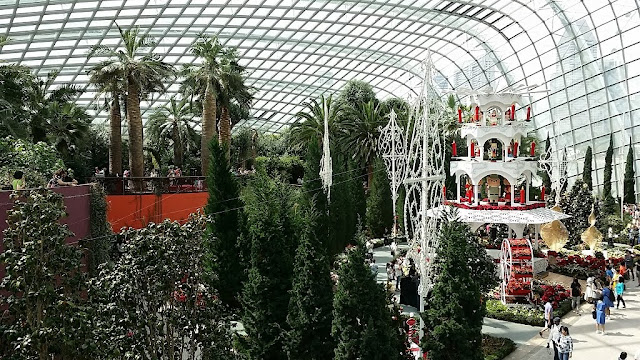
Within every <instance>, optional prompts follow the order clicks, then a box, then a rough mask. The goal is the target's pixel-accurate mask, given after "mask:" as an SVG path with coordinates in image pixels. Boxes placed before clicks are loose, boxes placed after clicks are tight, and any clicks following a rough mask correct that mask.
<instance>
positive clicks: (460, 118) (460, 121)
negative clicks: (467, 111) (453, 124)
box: [458, 109, 462, 123]
mask: <svg viewBox="0 0 640 360" xmlns="http://www.w3.org/2000/svg"><path fill="white" fill-rule="evenodd" d="M458 122H459V123H462V109H458Z"/></svg>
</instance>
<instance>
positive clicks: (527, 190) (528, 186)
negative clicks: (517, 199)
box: [524, 179, 531, 204]
mask: <svg viewBox="0 0 640 360" xmlns="http://www.w3.org/2000/svg"><path fill="white" fill-rule="evenodd" d="M526 184H527V185H526V186H527V187H526V188H525V189H526V194H527V198H526V199H525V202H524V203H525V204H528V203H529V188H530V187H531V186H530V184H529V179H527V181H526Z"/></svg>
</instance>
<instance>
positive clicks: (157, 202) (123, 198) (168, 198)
mask: <svg viewBox="0 0 640 360" xmlns="http://www.w3.org/2000/svg"><path fill="white" fill-rule="evenodd" d="M208 197H209V194H208V193H207V192H195V193H178V194H162V195H154V194H144V195H108V196H107V203H108V204H109V210H108V211H107V219H108V220H109V222H110V223H111V227H112V228H113V231H114V232H116V233H118V232H120V229H122V228H123V227H132V228H136V229H139V228H142V227H145V226H146V225H147V224H148V223H150V222H155V223H158V222H162V221H163V220H164V219H170V220H177V221H179V222H184V221H185V220H187V219H188V218H189V215H190V214H192V213H194V212H196V211H197V210H198V209H202V208H204V206H205V205H206V203H207V199H208Z"/></svg>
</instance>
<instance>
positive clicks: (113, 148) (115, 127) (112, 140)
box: [109, 92, 122, 176]
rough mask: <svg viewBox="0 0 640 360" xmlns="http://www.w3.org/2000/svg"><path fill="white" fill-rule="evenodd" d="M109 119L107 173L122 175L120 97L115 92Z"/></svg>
mask: <svg viewBox="0 0 640 360" xmlns="http://www.w3.org/2000/svg"><path fill="white" fill-rule="evenodd" d="M112 97H113V100H112V101H111V108H110V115H111V118H110V119H109V120H110V122H111V128H110V133H109V175H111V176H115V175H116V174H119V175H120V176H122V114H121V113H120V98H119V95H118V94H117V93H115V92H114V93H113V94H112Z"/></svg>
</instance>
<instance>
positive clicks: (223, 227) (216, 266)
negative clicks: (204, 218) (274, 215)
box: [205, 137, 247, 307]
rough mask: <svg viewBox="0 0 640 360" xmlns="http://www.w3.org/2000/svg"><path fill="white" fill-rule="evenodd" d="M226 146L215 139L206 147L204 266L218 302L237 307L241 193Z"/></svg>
mask: <svg viewBox="0 0 640 360" xmlns="http://www.w3.org/2000/svg"><path fill="white" fill-rule="evenodd" d="M226 147H227V145H222V146H221V145H220V144H219V143H218V139H217V138H215V137H214V138H213V139H212V140H211V143H210V144H209V151H210V153H211V155H210V156H211V161H210V165H209V169H208V171H209V173H208V174H207V185H208V189H209V199H208V201H207V206H206V207H205V213H206V214H207V215H208V216H209V220H210V221H209V222H208V224H207V229H208V232H207V241H206V246H207V248H208V254H207V261H206V262H207V267H209V268H210V271H211V279H212V283H213V285H214V287H215V289H216V290H217V291H218V292H219V296H220V300H221V301H222V302H223V303H224V304H227V305H230V306H232V307H238V306H239V304H240V303H239V301H238V297H239V295H240V291H241V290H242V284H243V282H244V280H245V278H246V275H245V267H246V261H247V259H243V258H242V256H241V254H242V253H243V251H242V247H241V245H240V243H239V241H238V238H239V236H240V230H239V229H240V226H241V221H240V214H241V211H240V208H241V201H240V198H239V196H240V192H239V189H238V184H237V182H236V179H235V177H234V175H233V174H232V173H231V171H230V170H231V169H230V165H229V160H228V159H227V157H226V155H225V154H226V153H227V150H226Z"/></svg>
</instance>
